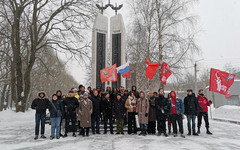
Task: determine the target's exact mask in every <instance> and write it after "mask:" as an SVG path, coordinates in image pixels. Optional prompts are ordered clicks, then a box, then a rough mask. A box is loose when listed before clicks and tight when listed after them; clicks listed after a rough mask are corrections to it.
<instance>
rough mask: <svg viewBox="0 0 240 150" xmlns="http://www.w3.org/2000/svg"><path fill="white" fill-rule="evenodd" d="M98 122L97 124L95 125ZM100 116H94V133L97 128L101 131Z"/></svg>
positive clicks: (97, 130)
mask: <svg viewBox="0 0 240 150" xmlns="http://www.w3.org/2000/svg"><path fill="white" fill-rule="evenodd" d="M95 123H96V125H95ZM99 126H100V117H99V116H92V133H93V134H94V133H95V129H96V132H97V133H100V127H99Z"/></svg>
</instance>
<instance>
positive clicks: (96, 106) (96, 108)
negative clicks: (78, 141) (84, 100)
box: [90, 91, 102, 134]
mask: <svg viewBox="0 0 240 150" xmlns="http://www.w3.org/2000/svg"><path fill="white" fill-rule="evenodd" d="M90 100H91V101H92V105H93V113H92V117H91V119H92V133H93V134H95V132H96V133H97V134H100V116H101V102H102V100H101V97H99V95H98V91H94V93H93V97H91V99H90Z"/></svg>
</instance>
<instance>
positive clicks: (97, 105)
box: [90, 96, 102, 117]
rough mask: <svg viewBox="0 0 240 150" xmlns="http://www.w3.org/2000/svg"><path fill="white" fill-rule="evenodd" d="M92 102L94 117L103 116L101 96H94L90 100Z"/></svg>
mask: <svg viewBox="0 0 240 150" xmlns="http://www.w3.org/2000/svg"><path fill="white" fill-rule="evenodd" d="M90 100H91V101H92V105H93V113H92V116H94V117H96V116H100V115H101V103H102V100H101V97H99V96H93V97H91V99H90Z"/></svg>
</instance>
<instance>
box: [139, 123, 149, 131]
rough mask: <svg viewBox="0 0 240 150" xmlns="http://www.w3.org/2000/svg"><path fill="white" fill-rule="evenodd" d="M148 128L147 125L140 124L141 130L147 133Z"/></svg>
mask: <svg viewBox="0 0 240 150" xmlns="http://www.w3.org/2000/svg"><path fill="white" fill-rule="evenodd" d="M147 128H148V125H147V124H140V129H141V130H144V131H146V130H147Z"/></svg>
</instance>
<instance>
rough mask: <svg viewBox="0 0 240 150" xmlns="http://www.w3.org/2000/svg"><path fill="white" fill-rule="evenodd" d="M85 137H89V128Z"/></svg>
mask: <svg viewBox="0 0 240 150" xmlns="http://www.w3.org/2000/svg"><path fill="white" fill-rule="evenodd" d="M86 136H89V128H87V129H86Z"/></svg>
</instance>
